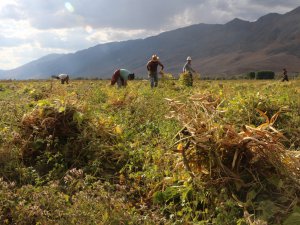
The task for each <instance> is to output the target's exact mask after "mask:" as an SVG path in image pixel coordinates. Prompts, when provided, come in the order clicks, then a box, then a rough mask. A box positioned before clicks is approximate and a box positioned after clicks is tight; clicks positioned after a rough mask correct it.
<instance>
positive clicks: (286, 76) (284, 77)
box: [281, 68, 289, 82]
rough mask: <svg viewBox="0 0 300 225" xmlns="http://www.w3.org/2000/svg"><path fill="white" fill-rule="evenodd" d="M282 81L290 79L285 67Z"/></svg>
mask: <svg viewBox="0 0 300 225" xmlns="http://www.w3.org/2000/svg"><path fill="white" fill-rule="evenodd" d="M281 81H282V82H284V81H289V78H288V75H287V70H286V69H285V68H284V69H283V76H282V80H281Z"/></svg>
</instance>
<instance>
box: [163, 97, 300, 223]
mask: <svg viewBox="0 0 300 225" xmlns="http://www.w3.org/2000/svg"><path fill="white" fill-rule="evenodd" d="M167 100H168V101H169V104H170V106H171V108H172V111H171V117H173V118H177V119H178V120H179V121H180V122H181V123H182V124H183V129H182V130H181V131H180V132H179V133H178V135H177V138H179V140H178V141H177V142H176V144H175V145H176V146H177V149H176V150H175V151H176V152H178V153H180V154H181V155H182V158H183V164H184V166H185V169H186V170H187V172H188V173H189V174H190V177H191V180H192V181H193V185H194V187H195V189H201V190H203V189H206V190H207V191H208V193H209V191H210V190H212V189H214V190H215V192H211V193H210V194H208V195H211V196H210V197H208V198H207V202H206V203H205V206H202V207H201V208H207V209H209V210H210V211H208V214H210V216H208V217H206V219H207V218H210V219H208V220H210V222H214V218H217V217H220V215H219V213H220V211H222V212H223V214H224V212H225V214H228V215H229V214H230V213H232V212H233V210H232V208H239V210H238V211H237V212H238V213H236V215H235V218H242V219H243V221H245V222H246V223H247V224H267V223H268V224H282V223H283V221H285V220H286V219H287V217H288V214H290V213H291V212H292V211H293V209H296V206H297V204H299V200H298V196H299V193H300V192H299V191H300V161H299V159H298V158H296V157H294V156H293V155H292V154H291V152H290V151H288V150H286V149H285V148H284V146H283V145H282V144H281V142H280V141H281V140H282V139H284V137H283V135H282V134H281V133H280V132H279V131H277V130H276V129H275V128H274V126H273V125H274V123H275V121H276V119H277V117H278V116H280V113H279V112H278V113H276V114H275V115H274V116H273V117H272V118H271V119H269V118H268V117H267V116H266V115H265V113H263V112H261V111H259V110H258V111H259V113H260V114H261V116H263V117H264V118H265V119H266V123H264V124H262V125H261V126H259V127H250V126H246V125H244V126H242V130H240V131H237V129H236V128H235V126H233V125H229V124H226V123H225V122H224V121H223V120H222V116H223V112H222V111H219V110H218V106H219V104H220V102H221V101H220V100H219V99H218V98H216V97H214V96H212V95H210V94H206V95H203V94H198V95H194V96H192V97H190V99H189V101H188V102H187V103H181V102H179V101H174V100H171V99H167ZM224 193H226V196H227V197H228V198H227V199H224ZM228 200H230V201H232V202H234V204H233V205H230V207H229V206H228V205H226V204H225V202H226V201H228ZM217 208H218V210H220V208H222V210H220V211H219V212H218V210H216V209H217ZM199 210H200V209H199ZM293 216H294V214H291V216H290V218H288V220H293V219H294V218H291V217H293ZM198 219H199V220H202V219H204V218H201V217H199V218H198ZM298 219H299V218H298ZM223 220H224V218H223ZM223 222H224V224H226V220H224V221H223ZM236 222H237V221H236Z"/></svg>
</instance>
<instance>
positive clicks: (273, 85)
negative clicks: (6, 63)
mask: <svg viewBox="0 0 300 225" xmlns="http://www.w3.org/2000/svg"><path fill="white" fill-rule="evenodd" d="M0 87H1V88H3V89H4V91H0V107H1V112H2V115H1V117H0V177H2V179H1V182H0V203H1V204H0V221H1V224H249V223H250V222H249V217H247V216H245V215H244V211H243V208H241V207H240V206H239V202H238V200H237V199H235V198H232V196H229V195H228V193H229V192H228V190H225V188H223V189H222V187H213V186H208V185H207V183H205V182H204V180H201V179H200V178H197V179H196V180H191V178H190V175H189V173H188V171H187V170H186V169H185V167H184V166H185V165H184V163H183V160H182V158H181V157H179V156H178V154H177V153H175V152H176V149H177V148H178V134H179V133H180V130H182V129H183V124H182V123H181V122H180V120H177V119H175V118H169V116H170V113H172V112H171V111H172V110H173V109H171V107H170V106H169V104H168V101H167V100H166V99H173V100H176V101H180V102H182V103H183V104H185V103H188V101H189V98H190V97H191V96H192V95H195V94H198V95H211V96H214V98H216V99H218V101H219V104H218V110H220V111H222V123H223V124H226V125H231V126H234V127H235V128H236V130H237V132H240V131H242V130H243V126H244V125H249V126H252V127H257V126H259V125H261V124H263V123H264V122H265V119H264V118H263V117H262V116H261V115H260V114H259V113H258V112H257V111H256V108H258V109H260V110H261V111H263V112H265V113H266V115H267V116H268V117H269V118H271V117H272V115H274V114H275V113H276V112H278V111H282V113H281V114H280V115H279V117H278V119H277V121H276V123H275V124H274V127H275V128H276V129H277V130H279V131H280V132H282V133H283V134H284V135H285V137H287V138H286V139H283V140H282V141H281V142H282V144H283V145H284V148H285V149H286V150H287V151H291V152H294V151H299V150H300V136H299V133H300V128H299V124H300V98H299V94H300V81H299V80H294V81H291V82H288V83H281V82H279V81H249V80H240V81H201V80H200V81H199V80H198V81H195V82H194V86H193V87H184V86H181V85H180V84H179V83H177V81H174V82H173V81H170V80H164V81H161V82H160V83H159V87H158V88H156V89H151V88H150V84H149V83H148V82H147V81H130V82H129V86H128V87H127V88H124V89H117V88H116V87H111V86H110V85H109V82H108V81H71V82H70V84H69V85H61V84H60V83H59V82H53V83H52V82H50V81H35V82H30V81H20V82H19V81H13V82H2V83H0ZM69 109H72V110H71V111H70V110H69ZM47 110H48V111H47ZM68 110H69V111H68ZM193 110H194V106H193V105H191V106H190V108H188V111H189V113H191V114H195V113H197V111H193ZM69 112H71V114H70V113H69ZM24 115H27V117H26V116H24ZM28 115H29V116H30V118H31V119H32V120H28V118H29V117H28ZM50 117H51V118H52V121H55V123H58V125H57V126H58V127H64V128H70V129H71V130H67V131H66V130H60V131H59V132H60V133H57V132H58V129H59V128H58V127H56V126H53V128H54V130H53V129H48V128H49V126H50V125H49V124H48V127H47V126H46V125H45V119H46V121H48V122H49V121H50V120H49V118H50ZM24 118H25V119H26V118H27V123H24ZM32 121H35V122H32ZM204 122H205V121H204ZM24 124H25V125H26V126H25V125H24ZM72 131H76V132H75V133H76V135H74V134H73V133H72ZM63 132H65V135H63ZM179 148H181V147H179ZM24 152H26V154H24ZM25 156H26V157H25ZM278 177H279V176H278ZM278 177H277V178H278ZM277 178H276V177H273V178H272V179H273V182H275V183H277V184H278V185H285V186H284V187H285V188H286V189H284V190H283V189H281V191H282V192H284V193H285V195H284V196H285V197H286V198H287V199H286V201H282V202H283V203H282V204H284V207H279V206H278V205H274V204H273V202H272V201H271V200H272V199H269V201H268V199H266V198H264V199H263V201H259V200H257V199H256V200H257V201H256V202H258V203H259V205H258V206H256V207H252V208H255V209H257V211H256V212H254V211H250V212H249V213H250V214H253V215H254V216H253V217H255V218H256V219H257V221H261V223H263V221H265V222H266V223H267V222H268V223H274V224H276V223H278V224H280V223H283V221H284V220H286V219H287V217H288V215H289V214H290V213H292V214H291V215H294V214H295V212H296V211H295V210H296V208H293V207H294V206H295V207H296V205H298V204H299V202H298V200H297V198H296V197H297V196H298V194H299V193H298V191H297V189H296V188H294V186H295V184H293V183H288V184H287V183H286V182H283V181H280V179H277ZM281 182H283V183H281ZM261 183H262V185H263V184H264V181H261ZM288 187H289V188H288ZM255 188H257V187H256V186H255ZM253 190H254V188H253ZM255 191H258V190H257V189H255ZM253 193H254V191H253ZM295 196H296V197H295ZM291 198H295V199H296V200H293V201H290V199H291ZM212 199H213V200H212ZM251 199H253V202H254V197H253V198H251ZM212 202H214V203H213V204H212V205H213V206H215V208H213V207H210V206H209V204H210V203H212ZM287 202H288V203H289V205H287ZM216 207H217V208H216ZM268 207H269V208H270V207H271V208H273V211H274V213H273V214H272V213H269V212H267V211H266V209H267V208H268ZM283 209H285V210H286V211H284V212H283V211H282V210H283ZM293 209H294V211H293ZM279 211H280V212H279ZM275 212H276V213H275ZM293 212H294V214H293ZM249 216H251V215H249ZM288 219H289V220H292V219H293V218H291V217H289V218H288ZM220 221H221V222H220Z"/></svg>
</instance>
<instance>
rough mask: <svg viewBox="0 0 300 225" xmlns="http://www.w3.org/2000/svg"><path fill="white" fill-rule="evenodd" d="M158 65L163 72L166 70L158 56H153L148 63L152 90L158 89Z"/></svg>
mask: <svg viewBox="0 0 300 225" xmlns="http://www.w3.org/2000/svg"><path fill="white" fill-rule="evenodd" d="M158 65H159V66H160V67H161V71H160V72H162V71H163V69H164V65H163V64H162V63H161V62H160V61H159V57H158V56H157V55H152V58H151V60H150V61H148V63H147V70H148V76H149V78H150V85H151V88H153V87H157V84H158V74H157V67H158Z"/></svg>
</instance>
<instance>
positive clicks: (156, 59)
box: [151, 55, 159, 61]
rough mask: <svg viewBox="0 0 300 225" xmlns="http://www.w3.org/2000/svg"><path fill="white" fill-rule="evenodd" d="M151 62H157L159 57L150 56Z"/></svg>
mask: <svg viewBox="0 0 300 225" xmlns="http://www.w3.org/2000/svg"><path fill="white" fill-rule="evenodd" d="M151 59H152V61H158V60H159V57H158V56H157V55H152V58H151Z"/></svg>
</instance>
